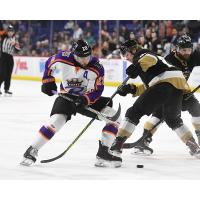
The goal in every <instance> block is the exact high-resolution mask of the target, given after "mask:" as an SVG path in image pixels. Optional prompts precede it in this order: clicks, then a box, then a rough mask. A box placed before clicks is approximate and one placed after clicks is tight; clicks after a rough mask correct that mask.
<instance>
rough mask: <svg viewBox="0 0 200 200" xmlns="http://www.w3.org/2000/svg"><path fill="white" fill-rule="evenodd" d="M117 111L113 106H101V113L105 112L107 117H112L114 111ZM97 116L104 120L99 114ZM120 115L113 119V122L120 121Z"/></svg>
mask: <svg viewBox="0 0 200 200" xmlns="http://www.w3.org/2000/svg"><path fill="white" fill-rule="evenodd" d="M116 112H117V111H116V110H115V109H113V108H111V107H109V106H106V107H105V108H103V109H102V110H101V113H102V114H105V115H106V116H108V117H112V116H113V115H115V113H116ZM98 118H99V119H100V120H104V119H103V118H101V116H100V115H99V116H98ZM121 120H122V119H121V116H119V117H118V118H117V119H116V120H115V122H117V123H118V124H120V123H121Z"/></svg>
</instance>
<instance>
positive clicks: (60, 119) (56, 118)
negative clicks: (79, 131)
mask: <svg viewBox="0 0 200 200" xmlns="http://www.w3.org/2000/svg"><path fill="white" fill-rule="evenodd" d="M66 119H67V115H63V114H54V115H52V116H51V118H50V120H49V121H48V122H47V123H46V124H45V126H47V127H50V128H51V129H52V130H54V132H58V131H59V130H60V129H61V128H62V127H63V126H64V124H65V123H66Z"/></svg>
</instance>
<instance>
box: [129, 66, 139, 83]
mask: <svg viewBox="0 0 200 200" xmlns="http://www.w3.org/2000/svg"><path fill="white" fill-rule="evenodd" d="M126 74H127V75H128V76H129V77H130V78H133V79H134V78H136V77H137V76H138V70H137V68H136V66H135V65H134V64H131V65H130V66H129V67H128V68H127V69H126Z"/></svg>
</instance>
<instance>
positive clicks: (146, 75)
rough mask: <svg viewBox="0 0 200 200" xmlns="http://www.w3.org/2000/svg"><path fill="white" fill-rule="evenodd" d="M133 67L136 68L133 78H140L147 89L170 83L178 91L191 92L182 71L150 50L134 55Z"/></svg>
mask: <svg viewBox="0 0 200 200" xmlns="http://www.w3.org/2000/svg"><path fill="white" fill-rule="evenodd" d="M132 67H134V70H133V75H132V78H136V77H137V76H139V77H140V78H141V80H142V81H143V83H144V84H145V86H146V87H151V86H153V85H155V84H158V83H161V82H168V83H170V84H172V85H173V86H174V87H176V88H177V89H180V90H184V91H185V92H188V91H189V86H188V84H187V82H186V79H185V78H184V76H183V73H182V71H181V70H180V69H178V68H176V67H174V66H173V65H170V64H169V63H167V62H166V60H165V59H164V58H163V57H161V56H158V55H156V54H155V53H153V52H151V51H149V50H146V49H142V50H140V51H138V52H137V53H136V54H135V55H134V58H133V64H132ZM138 93H140V92H138Z"/></svg>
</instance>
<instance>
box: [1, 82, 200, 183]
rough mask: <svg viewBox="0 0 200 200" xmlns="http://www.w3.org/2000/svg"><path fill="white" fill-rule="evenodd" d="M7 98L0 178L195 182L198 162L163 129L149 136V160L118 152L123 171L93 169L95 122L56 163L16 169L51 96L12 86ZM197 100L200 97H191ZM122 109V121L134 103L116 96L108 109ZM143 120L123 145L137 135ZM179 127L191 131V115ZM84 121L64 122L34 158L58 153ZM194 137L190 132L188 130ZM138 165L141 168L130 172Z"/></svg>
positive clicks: (31, 85) (35, 87) (28, 85)
mask: <svg viewBox="0 0 200 200" xmlns="http://www.w3.org/2000/svg"><path fill="white" fill-rule="evenodd" d="M115 90H116V88H112V87H107V88H105V91H104V96H111V95H112V94H113V92H114V91H115ZM12 91H13V93H14V95H13V97H0V127H1V131H0V179H9V180H10V179H16V180H21V179H23V180H33V179H44V180H50V179H51V180H52V179H53V180H54V179H59V180H60V179H65V180H122V179H124V180H138V179H142V180H144V179H151V180H152V179H157V180H163V179H169V180H174V179H177V180H180V179H190V180H194V179H200V160H197V159H195V158H193V157H191V156H190V155H189V153H188V150H187V149H186V147H185V145H184V144H183V143H182V142H181V141H180V140H179V138H178V137H177V136H176V134H175V133H174V132H172V131H171V130H170V129H169V128H168V127H167V126H166V125H165V124H163V125H162V126H161V127H160V128H159V130H158V132H157V134H156V135H155V137H154V141H153V143H152V145H151V146H152V147H153V148H154V154H153V155H152V156H148V157H144V156H136V155H132V154H131V152H132V150H124V152H123V166H122V167H121V168H117V169H111V168H96V167H94V162H95V155H96V152H97V149H98V139H99V138H100V136H101V134H100V133H101V129H102V128H103V126H104V122H100V121H95V122H94V123H93V124H92V125H91V126H90V127H89V128H88V130H87V131H86V132H85V133H84V134H83V135H82V137H81V138H80V139H79V140H78V141H77V142H76V143H75V145H74V146H72V148H71V149H70V150H69V151H68V152H67V154H66V155H65V156H64V157H62V158H61V159H59V160H57V161H55V162H52V163H48V164H41V163H40V162H37V163H36V164H35V165H34V166H32V167H23V166H20V165H19V162H20V161H21V159H22V155H23V153H24V151H25V150H26V149H27V147H28V146H29V145H30V144H31V142H32V141H33V139H34V136H35V135H36V134H37V131H38V130H39V128H40V127H41V126H42V125H43V123H44V122H45V121H46V120H48V118H49V113H50V111H51V107H52V105H53V102H54V99H55V97H48V96H46V95H44V94H42V93H41V92H40V83H39V82H30V81H12ZM196 96H197V97H198V98H199V99H200V95H198V94H197V95H196ZM118 102H120V103H121V106H122V116H124V113H125V111H126V109H127V108H128V107H130V106H131V104H132V103H133V102H134V99H133V98H132V97H131V95H128V96H127V97H126V98H124V97H120V96H116V97H115V98H114V106H115V108H117V105H118ZM145 119H147V117H143V118H142V120H141V123H140V125H139V126H138V127H137V129H136V131H135V133H134V134H133V135H132V137H131V138H130V139H129V141H135V140H136V139H137V138H139V137H140V136H141V134H142V130H143V128H142V125H143V123H144V121H145ZM183 119H184V121H185V123H186V124H187V125H188V126H189V127H190V128H191V129H192V130H193V128H192V125H191V123H190V119H191V116H190V115H189V114H188V113H186V112H185V113H183ZM89 121H90V119H89V118H87V117H84V116H81V115H77V116H76V117H73V118H72V120H71V121H70V122H68V123H67V124H66V125H65V126H64V127H63V129H62V130H61V131H60V132H59V133H57V134H56V135H55V136H54V138H53V139H52V140H51V141H50V142H49V143H48V144H47V145H46V146H44V147H43V148H42V149H41V150H40V152H39V159H38V160H42V159H47V158H52V157H54V156H57V155H58V154H60V153H61V152H63V151H64V150H65V149H66V148H67V146H68V145H69V144H70V143H71V142H72V140H73V139H74V138H75V137H76V136H77V135H78V134H79V132H80V131H81V130H82V129H83V128H84V127H85V125H86V124H87V123H88V122H89ZM193 132H194V130H193ZM137 164H143V165H144V168H143V169H138V168H136V165H137Z"/></svg>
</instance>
